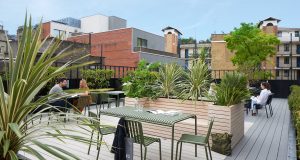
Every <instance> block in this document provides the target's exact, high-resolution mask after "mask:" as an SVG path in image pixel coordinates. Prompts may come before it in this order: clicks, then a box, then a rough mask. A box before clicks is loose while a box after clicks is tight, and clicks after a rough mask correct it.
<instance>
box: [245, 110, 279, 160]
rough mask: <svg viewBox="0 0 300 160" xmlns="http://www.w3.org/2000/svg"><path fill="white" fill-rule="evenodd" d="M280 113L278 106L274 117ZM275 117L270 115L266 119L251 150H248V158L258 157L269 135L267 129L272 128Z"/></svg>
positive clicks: (249, 159) (250, 159)
mask: <svg viewBox="0 0 300 160" xmlns="http://www.w3.org/2000/svg"><path fill="white" fill-rule="evenodd" d="M279 113H280V110H278V108H277V111H276V110H275V113H274V115H273V117H276V116H277V115H279ZM265 116H266V115H265ZM273 117H271V118H270V117H269V119H268V120H266V123H265V124H264V127H263V129H262V130H261V132H260V133H259V134H258V135H257V138H256V140H255V143H254V144H253V145H252V148H251V152H248V154H247V158H246V159H247V160H252V159H256V157H257V155H258V153H259V152H260V150H261V146H262V145H263V143H264V140H265V139H266V137H267V136H268V134H267V133H268V132H266V130H270V127H271V124H272V123H273V121H274V120H275V118H273Z"/></svg>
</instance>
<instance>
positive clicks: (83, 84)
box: [76, 79, 92, 112]
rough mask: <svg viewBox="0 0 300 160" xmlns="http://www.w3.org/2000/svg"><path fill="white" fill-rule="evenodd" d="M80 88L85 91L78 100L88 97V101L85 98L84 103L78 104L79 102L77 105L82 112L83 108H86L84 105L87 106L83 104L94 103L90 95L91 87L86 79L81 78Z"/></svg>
mask: <svg viewBox="0 0 300 160" xmlns="http://www.w3.org/2000/svg"><path fill="white" fill-rule="evenodd" d="M79 89H80V90H81V91H83V93H80V94H79V95H80V96H81V97H79V99H78V101H79V100H81V101H82V99H84V98H87V99H86V100H87V101H88V102H86V100H85V99H84V103H83V104H81V103H80V104H78V103H77V105H76V106H77V108H78V109H79V111H81V112H82V111H83V109H84V107H86V106H82V105H90V104H92V97H91V96H90V95H89V87H88V85H87V82H86V80H85V79H82V80H80V83H79Z"/></svg>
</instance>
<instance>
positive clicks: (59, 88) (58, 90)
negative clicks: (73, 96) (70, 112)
mask: <svg viewBox="0 0 300 160" xmlns="http://www.w3.org/2000/svg"><path fill="white" fill-rule="evenodd" d="M66 86H67V79H66V78H61V79H58V81H57V84H55V85H54V86H53V87H52V88H51V90H50V91H49V94H56V95H57V96H58V97H59V96H63V95H65V94H66V93H65V92H64V91H63V87H66ZM49 103H50V104H51V105H52V106H61V107H68V108H70V107H71V106H70V104H68V103H67V102H66V101H65V100H62V99H55V100H52V99H49Z"/></svg>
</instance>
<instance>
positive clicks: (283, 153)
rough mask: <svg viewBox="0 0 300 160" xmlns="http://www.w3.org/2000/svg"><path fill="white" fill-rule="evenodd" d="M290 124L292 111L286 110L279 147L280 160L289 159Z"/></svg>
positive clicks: (278, 156) (278, 155) (278, 157)
mask: <svg viewBox="0 0 300 160" xmlns="http://www.w3.org/2000/svg"><path fill="white" fill-rule="evenodd" d="M286 105H287V104H286ZM289 124H290V111H289V109H286V113H285V118H284V123H283V127H282V133H281V137H280V145H279V147H278V152H277V159H278V160H281V159H285V158H287V152H288V142H289V139H288V138H286V137H288V136H289Z"/></svg>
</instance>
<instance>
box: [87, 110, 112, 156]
mask: <svg viewBox="0 0 300 160" xmlns="http://www.w3.org/2000/svg"><path fill="white" fill-rule="evenodd" d="M89 117H92V118H95V120H96V121H92V123H93V124H96V127H97V131H98V135H97V150H98V153H97V160H98V158H99V153H100V148H101V143H102V138H103V136H105V135H109V134H114V133H115V132H116V128H115V127H110V126H100V118H98V116H97V114H95V113H93V112H91V111H90V112H89ZM94 131H95V130H93V131H92V135H91V140H90V145H89V149H88V154H90V149H91V145H92V139H93V134H94ZM99 137H100V139H99Z"/></svg>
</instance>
